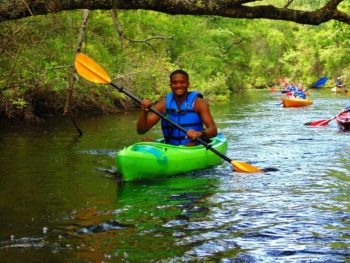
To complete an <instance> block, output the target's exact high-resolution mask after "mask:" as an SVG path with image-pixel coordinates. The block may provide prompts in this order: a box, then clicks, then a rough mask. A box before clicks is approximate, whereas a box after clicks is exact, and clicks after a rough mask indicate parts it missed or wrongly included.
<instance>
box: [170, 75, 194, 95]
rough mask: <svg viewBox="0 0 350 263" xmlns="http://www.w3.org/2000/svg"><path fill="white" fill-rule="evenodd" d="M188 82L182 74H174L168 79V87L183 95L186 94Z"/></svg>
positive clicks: (176, 93)
mask: <svg viewBox="0 0 350 263" xmlns="http://www.w3.org/2000/svg"><path fill="white" fill-rule="evenodd" d="M189 87H190V83H189V82H188V79H187V78H186V76H184V75H182V74H175V75H173V76H172V77H171V79H170V88H171V90H172V92H173V93H174V94H175V95H177V96H183V95H185V94H187V91H188V88H189Z"/></svg>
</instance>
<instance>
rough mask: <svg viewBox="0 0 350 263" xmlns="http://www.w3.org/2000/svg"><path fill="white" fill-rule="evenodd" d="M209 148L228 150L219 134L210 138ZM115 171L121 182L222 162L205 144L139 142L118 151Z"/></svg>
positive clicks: (180, 171) (164, 175) (156, 176)
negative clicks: (119, 175) (120, 177)
mask: <svg viewBox="0 0 350 263" xmlns="http://www.w3.org/2000/svg"><path fill="white" fill-rule="evenodd" d="M209 144H210V145H211V146H212V148H214V149H216V150H217V151H219V152H221V153H225V152H226V150H227V140H226V138H225V137H224V136H223V135H222V134H219V135H218V136H216V137H214V138H211V142H210V143H209ZM116 161H117V167H118V171H119V172H120V173H121V174H122V176H123V180H124V181H133V180H139V179H151V178H161V177H167V176H171V175H174V174H179V173H185V172H190V171H194V170H200V169H205V168H208V167H210V166H213V165H216V164H219V163H220V162H222V158H221V157H219V156H218V155H217V154H215V153H213V152H212V151H211V150H207V149H206V148H205V147H204V146H202V145H199V146H194V147H186V146H174V145H169V144H165V143H162V142H160V141H159V142H138V143H135V144H133V145H131V146H128V147H126V148H124V149H122V150H121V151H120V152H118V154H117V157H116Z"/></svg>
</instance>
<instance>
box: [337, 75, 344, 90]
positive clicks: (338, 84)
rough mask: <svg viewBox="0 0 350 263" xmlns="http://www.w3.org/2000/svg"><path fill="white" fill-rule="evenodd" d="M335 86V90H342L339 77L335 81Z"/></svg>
mask: <svg viewBox="0 0 350 263" xmlns="http://www.w3.org/2000/svg"><path fill="white" fill-rule="evenodd" d="M335 86H336V87H337V88H343V83H342V82H341V79H340V77H337V79H336V81H335Z"/></svg>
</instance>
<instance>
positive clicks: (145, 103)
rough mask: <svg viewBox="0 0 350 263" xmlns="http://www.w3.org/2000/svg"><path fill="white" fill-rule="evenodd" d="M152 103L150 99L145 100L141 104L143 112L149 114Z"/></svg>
mask: <svg viewBox="0 0 350 263" xmlns="http://www.w3.org/2000/svg"><path fill="white" fill-rule="evenodd" d="M152 104H153V103H152V102H151V101H150V100H148V99H143V100H142V102H141V109H142V111H145V112H149V108H150V107H151V106H152Z"/></svg>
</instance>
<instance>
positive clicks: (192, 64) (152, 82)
mask: <svg viewBox="0 0 350 263" xmlns="http://www.w3.org/2000/svg"><path fill="white" fill-rule="evenodd" d="M278 1H279V2H278ZM278 1H277V2H276V1H274V4H277V5H280V6H283V4H285V1H282V0H281V1H280V0H278ZM270 2H271V1H261V2H260V3H259V4H269V3H270ZM255 4H257V3H255ZM322 4H324V1H321V0H320V1H311V2H310V1H294V2H293V3H292V5H294V6H298V7H300V8H301V9H304V10H314V9H315V8H319V6H321V5H322ZM340 8H341V9H346V10H349V9H350V4H348V3H342V5H341V6H340ZM118 16H119V20H120V23H121V25H122V27H123V30H124V34H125V36H126V37H127V39H126V40H125V43H126V48H125V49H123V48H122V47H121V44H120V39H119V36H118V34H117V31H116V28H115V25H114V23H113V20H112V17H111V14H110V11H90V16H89V19H88V23H87V34H86V37H85V39H84V44H83V48H82V52H84V53H87V54H88V55H89V56H91V57H92V58H94V60H96V61H97V62H98V63H99V64H101V65H102V66H103V67H104V68H105V69H106V70H107V72H108V73H109V74H110V76H111V77H112V78H113V79H114V80H115V81H117V82H118V83H120V84H121V85H123V86H124V87H126V88H128V89H129V90H131V91H132V92H134V93H135V94H136V95H137V96H139V97H141V98H144V97H147V98H150V99H151V100H158V99H159V98H160V97H161V96H163V95H164V94H166V93H168V92H169V91H170V89H169V74H170V73H171V72H172V71H173V70H175V69H178V68H182V69H184V70H186V71H188V72H189V74H190V82H191V89H192V90H198V91H200V92H202V93H203V94H204V95H205V97H206V98H207V99H209V100H210V101H213V102H215V101H220V100H225V99H228V97H229V95H230V93H231V92H236V91H241V90H245V89H249V88H257V87H258V88H261V87H267V86H269V85H272V84H273V83H274V82H275V83H277V81H278V79H279V78H280V77H282V76H283V77H286V78H288V79H291V80H293V81H294V82H298V81H301V82H304V83H312V82H314V81H315V80H317V79H318V78H319V77H321V76H328V77H330V78H331V79H332V78H335V77H336V76H342V77H343V80H344V82H346V81H350V66H349V65H350V63H349V62H350V57H349V56H348V54H349V38H350V29H349V27H348V25H344V24H341V23H339V22H329V23H327V24H323V25H321V26H318V27H315V26H305V25H297V24H295V23H289V22H281V21H280V22H279V21H269V20H247V19H244V20H243V19H228V18H222V17H200V16H198V17H194V16H179V15H177V16H170V15H166V14H162V13H157V12H150V11H144V10H133V11H119V12H118ZM81 19H82V12H81V11H72V12H64V13H61V14H58V15H57V14H52V15H47V16H35V17H30V18H27V19H22V20H18V21H9V22H3V23H2V27H1V28H0V39H1V41H0V50H1V52H0V63H1V65H2V67H1V68H0V98H1V103H10V104H12V105H14V106H16V107H17V106H18V107H19V108H21V107H22V108H25V107H29V106H30V105H28V103H29V101H31V100H30V99H28V98H29V97H30V95H31V94H32V95H35V94H39V93H45V92H47V91H50V92H49V95H48V96H52V95H53V94H54V95H55V96H59V97H60V98H61V99H62V98H64V97H65V93H66V90H67V87H68V80H69V78H70V75H71V72H72V63H73V58H74V57H73V56H74V53H75V50H76V48H77V46H76V45H77V36H78V32H79V27H80V24H81ZM156 36H162V37H172V38H171V39H164V38H157V37H156ZM146 39H147V42H146ZM18 87H20V88H18ZM11 91H14V92H11ZM28 96H29V97H28ZM73 96H74V97H73V98H74V103H75V104H76V106H77V107H79V108H81V109H86V108H89V107H101V108H103V109H105V108H113V107H115V106H114V103H115V101H116V100H120V99H125V96H124V95H123V94H122V93H119V92H117V91H116V90H114V89H111V88H107V87H106V86H105V87H104V88H100V87H98V86H97V85H95V84H91V83H88V82H87V81H85V80H82V79H80V80H79V81H78V82H76V84H75V86H74V93H73ZM63 102H64V100H63V101H62V102H61V103H62V104H63ZM62 107H63V105H62ZM1 108H3V107H1V105H0V112H1Z"/></svg>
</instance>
